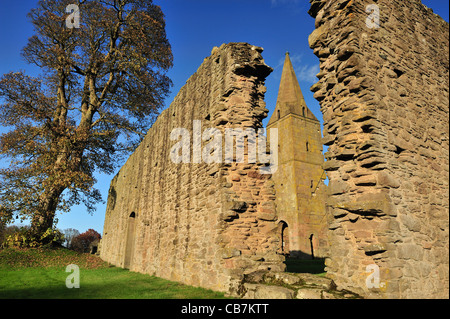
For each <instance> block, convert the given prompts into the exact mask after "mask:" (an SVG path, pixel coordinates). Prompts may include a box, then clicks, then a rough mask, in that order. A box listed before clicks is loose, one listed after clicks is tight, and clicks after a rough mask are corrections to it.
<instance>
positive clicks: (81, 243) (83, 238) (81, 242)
mask: <svg viewBox="0 0 450 319" xmlns="http://www.w3.org/2000/svg"><path fill="white" fill-rule="evenodd" d="M101 238H102V236H101V235H100V234H99V233H97V232H96V231H95V230H93V229H88V230H87V231H86V232H84V233H82V234H80V235H78V236H76V237H75V238H73V239H72V249H73V250H76V251H79V252H82V253H87V252H89V245H90V244H91V243H92V242H93V241H94V240H97V239H101Z"/></svg>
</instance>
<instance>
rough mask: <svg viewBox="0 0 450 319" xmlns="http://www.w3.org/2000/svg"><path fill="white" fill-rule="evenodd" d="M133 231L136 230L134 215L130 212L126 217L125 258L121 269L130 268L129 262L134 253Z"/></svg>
mask: <svg viewBox="0 0 450 319" xmlns="http://www.w3.org/2000/svg"><path fill="white" fill-rule="evenodd" d="M135 229H136V214H135V213H134V212H132V213H131V214H130V216H129V217H128V225H127V237H126V244H125V245H126V246H125V258H124V263H123V268H127V269H129V268H130V265H131V260H132V258H133V253H134V243H135V233H136V232H135Z"/></svg>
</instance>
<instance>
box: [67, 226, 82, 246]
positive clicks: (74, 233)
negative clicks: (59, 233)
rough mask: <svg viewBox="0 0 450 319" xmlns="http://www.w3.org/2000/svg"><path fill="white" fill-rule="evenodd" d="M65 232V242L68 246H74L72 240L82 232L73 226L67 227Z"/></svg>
mask: <svg viewBox="0 0 450 319" xmlns="http://www.w3.org/2000/svg"><path fill="white" fill-rule="evenodd" d="M63 234H64V243H65V245H66V247H67V248H72V240H73V239H74V238H75V237H77V236H78V235H80V232H79V231H78V230H76V229H73V228H67V229H64V231H63Z"/></svg>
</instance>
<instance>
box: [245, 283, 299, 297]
mask: <svg viewBox="0 0 450 319" xmlns="http://www.w3.org/2000/svg"><path fill="white" fill-rule="evenodd" d="M244 287H245V289H246V293H245V295H244V297H243V298H244V299H292V298H293V295H294V291H293V290H291V289H288V288H285V287H280V286H268V285H259V284H244Z"/></svg>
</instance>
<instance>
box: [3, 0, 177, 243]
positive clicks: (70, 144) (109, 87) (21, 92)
mask: <svg viewBox="0 0 450 319" xmlns="http://www.w3.org/2000/svg"><path fill="white" fill-rule="evenodd" d="M74 5H75V6H74ZM69 6H70V7H75V8H77V10H78V12H76V13H77V14H78V15H79V21H77V22H79V23H69V22H73V21H69V20H71V19H72V18H73V10H72V11H68V10H67V8H68V7H69ZM29 17H30V19H31V22H32V23H33V25H34V27H35V32H36V33H35V35H34V36H32V37H31V38H30V39H29V40H28V44H27V45H26V46H25V48H24V49H23V51H22V56H23V57H24V58H25V60H26V61H27V62H29V63H31V64H34V65H37V66H38V67H40V68H41V69H42V71H43V74H42V76H40V77H39V78H34V77H30V76H27V75H25V74H24V73H23V72H12V73H8V74H4V75H3V76H1V77H0V123H1V125H3V126H5V127H7V128H8V129H10V130H9V131H8V132H7V133H4V134H2V135H0V157H2V158H4V159H7V161H8V164H9V165H8V167H7V168H3V169H1V170H0V218H1V220H0V222H4V223H7V222H11V221H12V220H13V219H14V217H16V218H19V217H20V218H21V219H26V218H30V219H31V230H32V233H33V234H34V236H35V237H36V238H40V236H41V235H42V234H44V233H45V232H46V231H47V230H48V229H49V228H52V227H53V224H54V220H55V213H56V212H57V211H68V210H69V209H70V207H71V206H72V205H74V204H79V203H84V204H85V205H86V207H87V209H88V211H89V212H92V211H94V210H95V204H96V203H98V202H100V201H102V198H101V195H100V193H99V191H98V190H97V189H95V188H94V184H95V182H96V179H95V177H94V176H93V174H94V172H96V171H98V172H104V173H112V172H113V171H114V169H115V167H116V165H117V163H118V162H119V159H121V158H123V156H125V155H127V154H129V153H130V152H132V151H133V150H134V149H135V147H136V146H137V144H138V143H139V142H140V141H141V140H142V138H143V136H144V134H145V133H146V132H147V130H148V129H149V127H150V125H151V124H152V123H153V121H154V119H155V118H156V115H157V113H158V111H159V108H160V107H161V106H162V104H163V100H164V98H165V97H166V96H167V94H168V92H169V88H170V85H171V81H170V79H169V78H168V77H167V75H166V72H167V70H168V69H169V68H170V67H172V61H173V56H172V52H171V47H170V44H169V42H168V40H167V38H166V32H165V20H164V15H163V13H162V11H161V9H160V7H159V6H157V5H155V4H153V2H152V1H151V0H40V1H39V2H38V4H37V8H35V9H33V10H31V12H30V13H29Z"/></svg>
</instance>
